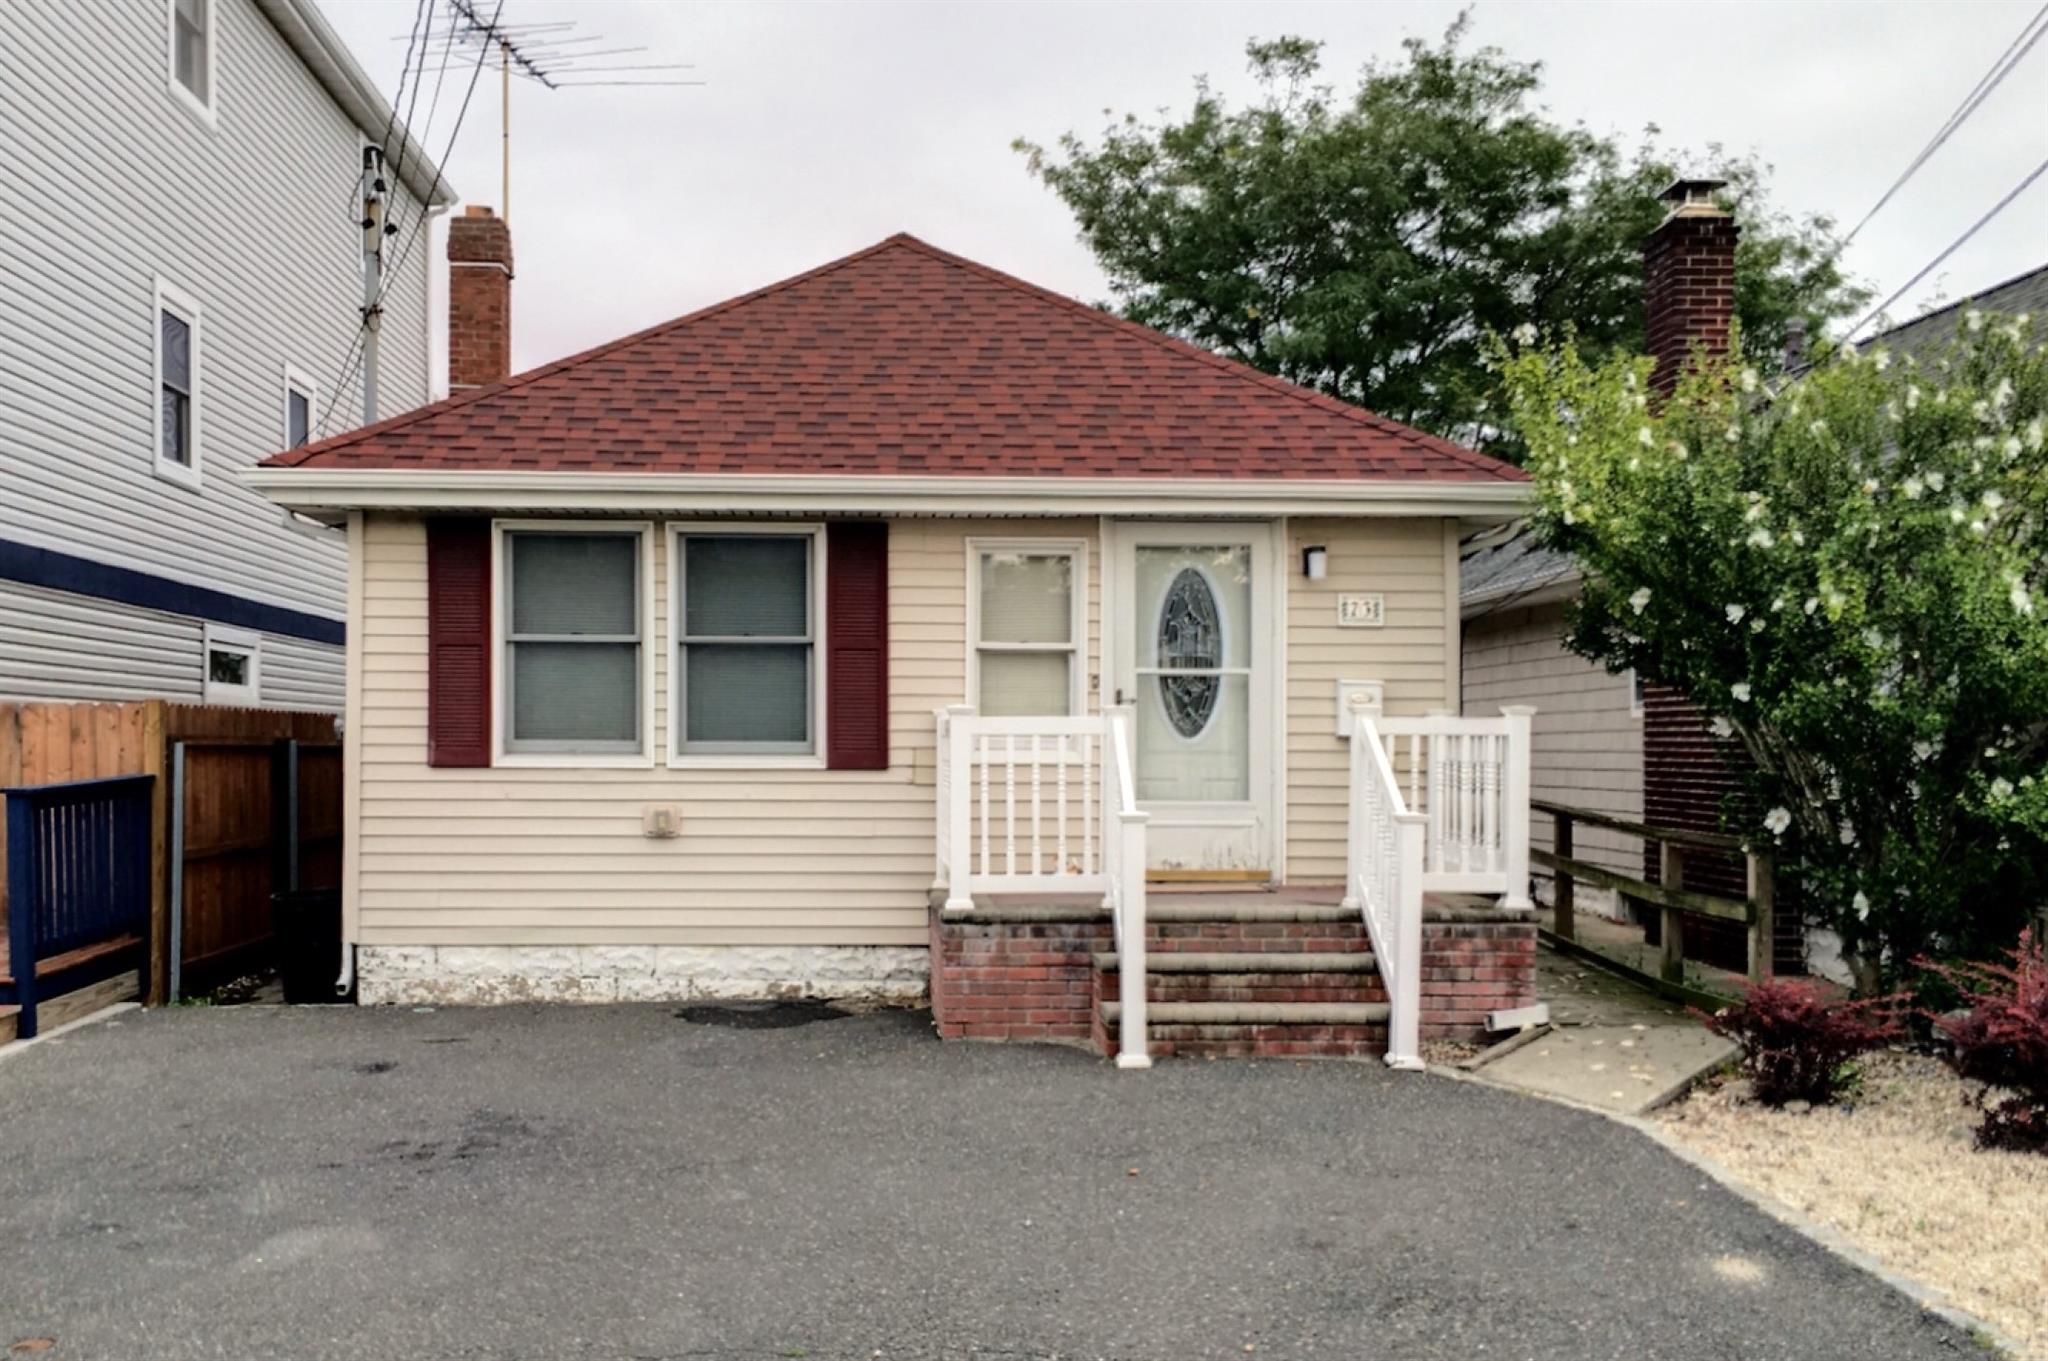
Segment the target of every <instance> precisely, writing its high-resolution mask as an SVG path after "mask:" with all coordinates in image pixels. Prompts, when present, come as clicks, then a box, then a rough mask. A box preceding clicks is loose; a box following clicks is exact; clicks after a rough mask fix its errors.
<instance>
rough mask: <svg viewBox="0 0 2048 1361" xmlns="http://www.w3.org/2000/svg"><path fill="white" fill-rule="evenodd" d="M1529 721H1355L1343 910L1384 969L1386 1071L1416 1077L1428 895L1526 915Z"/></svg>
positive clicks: (1515, 715) (1525, 711)
mask: <svg viewBox="0 0 2048 1361" xmlns="http://www.w3.org/2000/svg"><path fill="white" fill-rule="evenodd" d="M1534 713H1535V710H1533V709H1530V708H1526V707H1522V706H1516V707H1513V708H1508V709H1503V710H1502V711H1501V717H1499V718H1497V719H1491V718H1462V717H1458V716H1456V715H1451V714H1434V715H1430V716H1429V717H1426V718H1385V717H1382V716H1380V715H1379V714H1377V713H1373V712H1365V713H1360V714H1359V715H1358V716H1357V717H1356V719H1355V720H1354V724H1353V728H1352V734H1351V808H1350V819H1349V823H1348V827H1347V836H1346V859H1345V875H1344V900H1345V906H1346V907H1347V908H1350V909H1353V910H1355V911H1358V912H1359V913H1360V914H1361V915H1362V916H1363V917H1364V919H1365V926H1366V931H1367V933H1368V934H1370V935H1371V936H1372V947H1373V953H1374V954H1375V955H1376V956H1377V958H1378V959H1379V965H1380V978H1381V980H1382V982H1383V983H1384V984H1385V986H1386V991H1387V1002H1388V1007H1389V1010H1390V1013H1391V1014H1390V1016H1389V1018H1388V1025H1387V1063H1388V1064H1389V1065H1391V1066H1393V1067H1396V1068H1420V1067H1422V1043H1421V1030H1422V900H1423V895H1424V894H1425V893H1491V892H1497V893H1499V894H1500V895H1501V905H1502V906H1503V907H1510V908H1527V907H1529V906H1530V902H1529V729H1530V718H1531V716H1532V715H1533V714H1534ZM1402 758H1405V759H1402ZM1402 770H1405V771H1406V775H1407V780H1406V785H1407V793H1406V795H1405V796H1404V795H1403V792H1402V786H1403V781H1402V779H1401V777H1400V774H1399V772H1400V771H1402ZM1418 805H1419V807H1418Z"/></svg>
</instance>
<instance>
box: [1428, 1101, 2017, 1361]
mask: <svg viewBox="0 0 2048 1361" xmlns="http://www.w3.org/2000/svg"><path fill="white" fill-rule="evenodd" d="M1424 1072H1426V1073H1431V1074H1434V1075H1436V1076H1438V1077H1442V1078H1448V1079H1450V1080H1451V1081H1453V1082H1474V1083H1478V1084H1480V1085H1481V1086H1485V1087H1492V1088H1493V1089H1495V1090H1496V1091H1503V1092H1515V1093H1517V1094H1519V1095H1521V1096H1527V1097H1533V1098H1535V1099H1536V1100H1538V1101H1548V1102H1550V1103H1551V1104H1553V1105H1558V1106H1567V1107H1570V1108H1571V1109H1573V1110H1580V1111H1585V1112H1586V1113H1587V1114H1589V1115H1597V1116H1599V1117H1600V1118H1602V1119H1603V1120H1611V1121H1613V1122H1614V1123H1615V1124H1617V1125H1623V1126H1626V1127H1627V1128H1629V1129H1632V1130H1634V1131H1635V1132H1636V1133H1638V1134H1640V1135H1642V1136H1643V1137H1644V1138H1646V1139H1648V1140H1649V1141H1650V1142H1651V1143H1654V1144H1656V1145H1657V1146H1658V1147H1659V1148H1661V1149H1663V1150H1664V1151H1665V1152H1666V1153H1669V1154H1671V1156H1673V1157H1674V1158H1677V1159H1678V1160H1679V1161H1680V1162H1682V1163H1685V1164H1686V1165H1687V1166H1689V1167H1692V1168H1694V1169H1695V1170H1697V1171H1699V1172H1703V1173H1705V1174H1706V1175H1707V1176H1709V1177H1711V1178H1713V1179H1714V1181H1715V1182H1716V1183H1717V1184H1718V1185H1720V1186H1721V1187H1723V1188H1724V1189H1726V1190H1727V1191H1729V1192H1730V1193H1732V1194H1733V1195H1734V1196H1735V1197H1736V1198H1737V1199H1739V1200H1742V1201H1744V1202H1746V1203H1747V1204H1749V1205H1750V1206H1752V1207H1753V1208H1755V1209H1756V1210H1758V1211H1760V1212H1762V1213H1763V1214H1766V1215H1769V1216H1770V1217H1771V1218H1772V1219H1775V1220H1776V1221H1778V1222H1779V1223H1780V1224H1783V1225H1784V1226H1785V1227H1786V1228H1788V1229H1791V1230H1793V1231H1794V1232H1796V1233H1798V1234H1801V1235H1802V1236H1804V1237H1806V1238H1808V1239H1810V1240H1811V1241H1812V1242H1814V1243H1815V1244H1817V1245H1819V1246H1820V1247H1821V1248H1823V1249H1825V1250H1826V1251H1827V1252H1829V1253H1831V1254H1833V1255H1834V1256H1835V1257H1836V1258H1838V1259H1840V1260H1841V1261H1843V1262H1846V1263H1848V1264H1849V1265H1850V1266H1852V1267H1855V1268H1856V1269H1857V1270H1858V1271H1861V1272H1863V1273H1864V1274H1865V1275H1867V1276H1872V1277H1875V1278H1876V1279H1877V1280H1879V1281H1882V1282H1883V1283H1884V1284H1885V1285H1888V1286H1890V1287H1891V1288H1892V1289H1893V1290H1896V1291H1898V1292H1899V1293H1900V1294H1901V1295H1904V1296H1905V1297H1906V1298H1907V1299H1909V1300H1911V1301H1913V1303H1915V1304H1917V1305H1919V1306H1920V1308H1921V1309H1922V1310H1924V1311H1925V1312H1927V1313H1929V1314H1932V1315H1934V1316H1935V1317H1936V1318H1938V1319H1940V1320H1941V1321H1942V1322H1944V1323H1946V1324H1948V1325H1949V1326H1950V1327H1952V1328H1955V1329H1956V1330H1958V1331H1959V1332H1963V1333H1966V1334H1968V1335H1969V1336H1970V1337H1972V1338H1973V1339H1975V1340H1977V1341H1979V1342H1988V1343H1989V1344H1990V1346H1989V1347H1988V1348H1987V1350H1992V1349H1995V1350H1996V1353H1997V1354H1999V1355H2001V1356H2004V1357H2006V1358H2009V1361H2025V1359H2026V1358H2027V1356H2028V1355H2029V1353H2028V1352H2027V1350H2026V1348H2024V1347H2022V1346H2021V1345H2020V1344H2019V1343H2018V1342H2017V1341H2015V1340H2014V1339H2013V1338H2011V1337H2010V1336H2008V1335H2007V1334H2006V1333H2005V1332H2004V1331H2003V1330H2001V1329H1999V1328H1997V1327H1995V1326H1993V1325H1992V1324H1991V1323H1990V1322H1989V1321H1988V1320H1985V1319H1982V1318H1979V1317H1978V1316H1977V1315H1975V1314H1972V1313H1970V1312H1969V1311H1968V1310H1966V1309H1962V1308H1959V1307H1957V1305H1956V1304H1955V1303H1954V1302H1953V1301H1951V1300H1950V1298H1949V1296H1948V1294H1947V1292H1946V1291H1943V1290H1941V1289H1939V1288H1937V1287H1935V1286H1932V1285H1929V1284H1928V1283H1927V1282H1925V1281H1922V1280H1918V1279H1916V1278H1914V1277H1912V1276H1907V1275H1903V1274H1901V1273H1900V1272H1897V1271H1894V1270H1892V1269H1891V1268H1890V1267H1888V1266H1886V1265H1884V1264H1883V1263H1882V1262H1880V1261H1878V1260H1877V1259H1876V1258H1875V1257H1873V1256H1871V1255H1870V1254H1869V1253H1867V1252H1865V1251H1864V1250H1863V1249H1862V1248H1859V1247H1857V1246H1856V1245H1855V1244H1854V1243H1853V1242H1851V1241H1850V1240H1849V1239H1848V1238H1847V1237H1846V1236H1845V1235H1844V1234H1843V1233H1842V1232H1841V1231H1840V1230H1839V1229H1836V1228H1835V1227H1834V1226H1833V1225H1831V1224H1824V1223H1821V1222H1820V1221H1819V1220H1815V1219H1810V1218H1808V1217H1807V1216H1806V1215H1804V1214H1801V1213H1800V1212H1799V1211H1797V1210H1795V1209H1793V1208H1792V1207H1791V1206H1789V1205H1787V1204H1785V1203H1784V1202H1783V1201H1781V1200H1779V1199H1778V1198H1777V1197H1775V1196H1772V1195H1769V1194H1768V1193H1766V1192H1763V1191H1759V1190H1757V1189H1755V1188H1754V1187H1752V1186H1750V1185H1749V1184H1748V1183H1747V1182H1745V1181H1743V1180H1741V1179H1740V1178H1738V1177H1737V1176H1736V1175H1735V1174H1734V1173H1733V1172H1731V1171H1729V1170H1728V1169H1727V1168H1725V1167H1723V1166H1722V1165H1721V1164H1720V1163H1718V1162H1715V1161H1714V1160H1713V1159H1712V1158H1709V1157H1707V1156H1706V1155H1705V1154H1703V1153H1698V1152H1695V1151H1694V1150H1692V1149H1690V1148H1688V1147H1686V1146H1685V1145H1684V1144H1682V1143H1680V1142H1679V1141H1678V1140H1676V1139H1674V1138H1672V1137H1671V1135H1669V1134H1668V1133H1666V1132H1665V1131H1664V1130H1663V1129H1661V1128H1659V1127H1658V1126H1657V1124H1656V1122H1655V1121H1652V1120H1646V1119H1644V1118H1643V1117H1642V1116H1640V1115H1620V1114H1617V1113H1615V1112H1614V1111H1608V1110H1602V1109H1601V1108H1600V1107H1598V1106H1592V1105H1588V1104H1586V1103H1585V1102H1583V1101H1574V1100H1572V1099H1571V1098H1570V1097H1564V1096H1557V1095H1555V1094H1553V1093H1550V1092H1539V1091H1533V1090H1531V1089H1530V1088H1527V1087H1518V1086H1514V1085H1512V1084H1510V1083H1506V1082H1498V1081H1495V1080H1494V1079H1492V1078H1489V1077H1487V1076H1486V1075H1485V1073H1483V1072H1461V1071H1458V1070H1455V1069H1450V1068H1443V1067H1437V1066H1432V1067H1430V1068H1427V1069H1424ZM1686 1085H1687V1086H1690V1085H1691V1084H1690V1083H1688V1084H1686ZM1681 1090H1682V1089H1681ZM1676 1095H1677V1094H1676V1093H1674V1094H1673V1098H1670V1099H1675V1096H1676ZM1667 1101H1668V1099H1667ZM1664 1104H1667V1102H1666V1101H1660V1102H1659V1103H1657V1106H1653V1107H1651V1109H1657V1108H1658V1107H1659V1106H1662V1105H1664Z"/></svg>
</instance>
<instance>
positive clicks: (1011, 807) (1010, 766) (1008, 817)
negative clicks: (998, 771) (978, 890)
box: [1003, 733, 1017, 874]
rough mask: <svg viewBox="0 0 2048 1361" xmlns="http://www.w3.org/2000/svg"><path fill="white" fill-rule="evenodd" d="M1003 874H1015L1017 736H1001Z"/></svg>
mask: <svg viewBox="0 0 2048 1361" xmlns="http://www.w3.org/2000/svg"><path fill="white" fill-rule="evenodd" d="M1003 872H1004V873H1005V874H1015V873H1016V872H1017V734H1015V733H1005V734H1004V735H1003Z"/></svg>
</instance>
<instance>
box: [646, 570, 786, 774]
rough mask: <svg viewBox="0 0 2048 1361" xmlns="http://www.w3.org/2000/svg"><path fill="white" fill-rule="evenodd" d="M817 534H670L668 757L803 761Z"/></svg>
mask: <svg viewBox="0 0 2048 1361" xmlns="http://www.w3.org/2000/svg"><path fill="white" fill-rule="evenodd" d="M820 547H821V545H820V542H819V535H818V534H817V533H816V532H815V531H811V530H804V531H800V532H796V533H785V532H781V531H774V532H764V533H719V532H698V531H695V530H679V531H677V533H676V537H675V551H674V556H673V557H672V559H671V562H672V564H673V566H672V568H671V572H672V579H673V591H674V595H675V599H676V609H675V620H676V658H675V676H676V680H675V685H674V688H675V691H676V705H675V723H674V726H675V730H676V739H675V745H676V751H677V753H678V754H680V755H684V756H695V755H703V756H719V755H728V756H731V755H739V756H753V755H764V756H805V755H811V754H814V753H816V752H818V751H820V750H822V746H821V744H820V742H819V740H818V725H819V719H818V709H819V706H818V656H817V652H818V649H817V639H818V633H819V602H818V568H819V565H820V564H819V558H820Z"/></svg>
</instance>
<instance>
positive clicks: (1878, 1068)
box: [1658, 1052, 2048, 1359]
mask: <svg viewBox="0 0 2048 1361" xmlns="http://www.w3.org/2000/svg"><path fill="white" fill-rule="evenodd" d="M1862 1069H1863V1074H1864V1076H1863V1086H1862V1090H1861V1091H1860V1092H1859V1093H1856V1094H1855V1095H1853V1096H1852V1097H1851V1098H1850V1099H1849V1100H1848V1102H1847V1103H1845V1104H1844V1105H1842V1106H1839V1107H1833V1108H1829V1107H1820V1108H1816V1109H1814V1110H1811V1111H1806V1112H1803V1113H1797V1114H1795V1113H1792V1112H1790V1111H1774V1110H1770V1109H1768V1108H1766V1107H1764V1106H1761V1105H1758V1104H1757V1103H1755V1102H1753V1101H1751V1100H1749V1099H1748V1091H1747V1084H1745V1083H1742V1082H1739V1081H1729V1082H1724V1083H1722V1084H1720V1085H1718V1086H1715V1087H1711V1088H1706V1089H1702V1090H1701V1091H1699V1092H1697V1093H1695V1094H1694V1095H1693V1096H1692V1097H1691V1098H1690V1099H1688V1100H1686V1101H1683V1102H1681V1103H1679V1104H1678V1105H1676V1106H1673V1107H1671V1108H1670V1109H1669V1110H1668V1111H1666V1112H1664V1113H1663V1114H1662V1115H1661V1116H1659V1117H1658V1118H1659V1120H1660V1122H1661V1123H1662V1124H1663V1126H1664V1128H1665V1129H1666V1130H1668V1131H1669V1132H1670V1133H1671V1134H1672V1135H1673V1136H1674V1137H1675V1138H1677V1139H1678V1140H1679V1141H1680V1142H1681V1143H1684V1144H1686V1145H1687V1146H1688V1147H1691V1148H1694V1149H1696V1150H1698V1151H1699V1152H1701V1153H1703V1154H1705V1155H1706V1156H1707V1157H1709V1158H1712V1159H1713V1160H1714V1161H1715V1162H1718V1163H1720V1164H1721V1165H1722V1166H1723V1167H1726V1168H1727V1169H1728V1170H1729V1171H1730V1172H1733V1173H1734V1174H1735V1175H1737V1176H1739V1177H1741V1178H1742V1179H1743V1180H1744V1181H1745V1182H1747V1183H1749V1184H1750V1185H1751V1186H1753V1187H1755V1188H1757V1189H1758V1190H1761V1191H1765V1192H1768V1193H1769V1194H1771V1195H1772V1196H1775V1197H1776V1198H1777V1199H1778V1200H1780V1201H1782V1202H1784V1203H1785V1204H1786V1205H1789V1206H1791V1207H1792V1208H1794V1209H1796V1210H1798V1211H1799V1212H1801V1213H1802V1214H1805V1215H1806V1216H1808V1217H1809V1218H1812V1219H1816V1220H1819V1221H1820V1222H1822V1223H1825V1224H1829V1225H1832V1226H1833V1227H1834V1228H1836V1229H1839V1230H1840V1231H1841V1232H1842V1234H1843V1235H1844V1236H1845V1237H1847V1238H1848V1239H1850V1240H1851V1241H1853V1242H1854V1243H1855V1244H1856V1245H1857V1246H1858V1247H1860V1248H1862V1249H1863V1250H1864V1251H1865V1252H1868V1253H1869V1254H1870V1255H1871V1256H1872V1257H1875V1258H1876V1259H1878V1260H1879V1261H1880V1262H1883V1263H1884V1264H1885V1265H1886V1266H1887V1267H1890V1268H1892V1269H1894V1270H1896V1271H1899V1272H1901V1273H1902V1274H1904V1275H1907V1276H1911V1277H1913V1278H1915V1279H1917V1280H1920V1281H1924V1282H1926V1283H1927V1284H1929V1285H1932V1286H1935V1287H1937V1288H1938V1289H1940V1290H1942V1291H1944V1292H1946V1293H1947V1294H1948V1295H1949V1297H1950V1298H1951V1299H1952V1300H1953V1301H1954V1302H1955V1304H1956V1305H1957V1306H1958V1307H1960V1308H1962V1309H1966V1310H1968V1311H1969V1312H1971V1313H1973V1314H1976V1315H1978V1316H1980V1317H1982V1318H1984V1319H1987V1320H1989V1321H1990V1322H1991V1323H1992V1324H1994V1325H1995V1326H1997V1327H1998V1328H2000V1329H2002V1330H2003V1331H2005V1332H2006V1333H2007V1334H2008V1335H2010V1336H2011V1337H2013V1338H2014V1339H2016V1340H2017V1341H2019V1342H2020V1343H2021V1344H2022V1345H2023V1346H2025V1347H2026V1348H2027V1349H2028V1353H2029V1355H2031V1356H2033V1357H2037V1358H2044V1359H2048V1158H2044V1157H2040V1156H2037V1155H2033V1154H2025V1153H2005V1152H1980V1151H1978V1150H1977V1148H1976V1147H1975V1146H1974V1144H1973V1142H1972V1139H1973V1132H1974V1130H1975V1127H1976V1120H1977V1112H1976V1109H1975V1107H1974V1106H1973V1105H1972V1104H1971V1098H1972V1097H1973V1095H1974V1084H1971V1083H1965V1082H1962V1081H1960V1080H1959V1079H1957V1078H1956V1077H1955V1075H1954V1074H1952V1073H1950V1072H1949V1071H1948V1070H1947V1069H1946V1068H1944V1067H1942V1065H1941V1064H1939V1063H1938V1062H1936V1061H1935V1060H1933V1059H1930V1058H1926V1057H1923V1056H1921V1055H1917V1054H1902V1053H1890V1052H1887V1053H1881V1054H1874V1055H1871V1056H1870V1057H1868V1058H1867V1059H1865V1060H1863V1061H1862Z"/></svg>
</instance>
